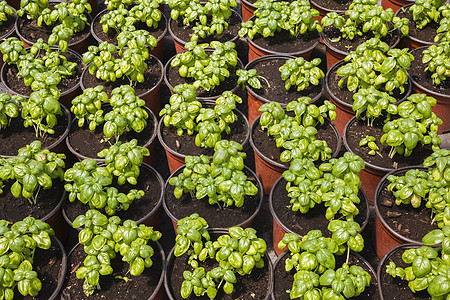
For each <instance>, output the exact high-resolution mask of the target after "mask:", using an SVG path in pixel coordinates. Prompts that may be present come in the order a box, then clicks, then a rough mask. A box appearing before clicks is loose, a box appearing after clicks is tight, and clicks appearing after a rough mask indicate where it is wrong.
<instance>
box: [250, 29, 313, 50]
mask: <svg viewBox="0 0 450 300" xmlns="http://www.w3.org/2000/svg"><path fill="white" fill-rule="evenodd" d="M252 41H253V42H254V43H255V44H256V45H258V46H260V47H262V48H264V49H267V50H270V51H274V52H278V53H280V54H293V53H297V52H301V51H305V50H307V49H310V48H311V47H313V46H314V44H316V43H317V42H318V41H319V34H318V33H317V31H308V32H307V33H305V34H303V35H299V36H298V37H294V36H292V35H291V34H290V33H289V32H288V31H286V30H282V31H280V32H277V34H276V35H274V36H271V37H267V38H264V37H263V36H261V35H259V34H257V35H255V36H254V38H253V40H252Z"/></svg>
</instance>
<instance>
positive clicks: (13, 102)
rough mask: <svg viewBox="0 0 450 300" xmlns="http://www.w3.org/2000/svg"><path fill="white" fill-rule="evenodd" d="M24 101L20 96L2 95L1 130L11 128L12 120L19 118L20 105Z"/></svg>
mask: <svg viewBox="0 0 450 300" xmlns="http://www.w3.org/2000/svg"><path fill="white" fill-rule="evenodd" d="M21 100H23V98H22V97H20V96H16V95H15V96H11V95H10V94H7V93H1V94H0V129H4V128H6V127H8V126H9V124H10V123H11V119H12V118H17V117H18V116H19V103H20V101H21Z"/></svg>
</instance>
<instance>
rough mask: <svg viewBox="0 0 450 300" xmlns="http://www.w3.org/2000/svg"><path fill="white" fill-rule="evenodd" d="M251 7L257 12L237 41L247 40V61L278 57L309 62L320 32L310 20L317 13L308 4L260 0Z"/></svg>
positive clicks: (245, 24) (318, 27) (305, 2)
mask: <svg viewBox="0 0 450 300" xmlns="http://www.w3.org/2000/svg"><path fill="white" fill-rule="evenodd" d="M254 6H255V7H256V8H257V10H255V11H254V17H253V18H252V19H250V20H248V21H246V22H245V23H242V28H241V30H240V31H239V36H240V37H244V36H248V44H249V55H248V60H249V61H252V60H253V59H255V58H257V57H259V56H264V55H268V54H281V53H283V54H285V55H292V56H302V57H304V58H305V59H309V56H310V54H311V52H312V50H313V49H314V48H315V47H316V46H317V43H318V41H319V33H320V32H321V31H322V28H321V27H320V25H319V22H318V21H317V20H314V19H313V17H316V16H318V15H319V12H318V11H317V10H315V9H311V7H310V3H309V1H303V0H298V1H293V2H291V3H289V2H284V1H282V2H279V3H278V2H276V1H272V0H269V1H264V0H261V1H256V2H255V3H254ZM270 45H275V46H270ZM286 49H289V50H288V51H286Z"/></svg>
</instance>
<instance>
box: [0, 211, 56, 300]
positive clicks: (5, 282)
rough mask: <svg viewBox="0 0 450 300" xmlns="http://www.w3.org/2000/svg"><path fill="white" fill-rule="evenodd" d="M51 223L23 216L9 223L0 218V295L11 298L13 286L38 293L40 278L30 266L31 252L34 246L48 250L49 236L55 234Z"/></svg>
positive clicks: (20, 290) (22, 293) (25, 292)
mask: <svg viewBox="0 0 450 300" xmlns="http://www.w3.org/2000/svg"><path fill="white" fill-rule="evenodd" d="M54 234H55V232H54V231H53V229H52V228H50V226H49V225H48V224H47V223H45V222H43V221H41V220H35V219H34V218H33V217H26V218H25V219H23V220H22V221H18V222H16V223H14V224H12V225H11V226H9V223H8V221H6V220H0V273H1V274H2V280H1V281H0V297H1V298H2V299H5V300H12V299H14V290H15V289H16V287H17V290H18V291H19V293H20V294H21V295H22V296H28V295H30V296H32V297H35V296H37V295H38V293H39V292H40V290H41V289H42V282H41V281H40V280H39V278H38V274H37V272H36V271H34V270H33V260H34V253H35V251H36V249H37V248H40V249H44V250H47V249H49V248H50V246H51V238H50V236H52V235H54Z"/></svg>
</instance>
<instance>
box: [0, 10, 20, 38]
mask: <svg viewBox="0 0 450 300" xmlns="http://www.w3.org/2000/svg"><path fill="white" fill-rule="evenodd" d="M6 17H7V18H6V21H3V24H2V26H0V37H2V36H4V35H5V34H7V33H8V32H9V31H10V30H11V29H13V28H14V25H15V23H16V16H15V15H12V16H10V15H6Z"/></svg>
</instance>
